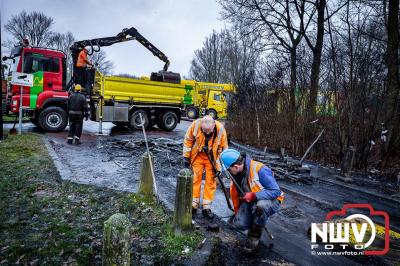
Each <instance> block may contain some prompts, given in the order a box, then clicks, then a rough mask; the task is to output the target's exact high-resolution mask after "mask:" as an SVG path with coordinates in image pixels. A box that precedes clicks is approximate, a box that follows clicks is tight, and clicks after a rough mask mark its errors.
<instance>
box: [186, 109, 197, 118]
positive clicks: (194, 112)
mask: <svg viewBox="0 0 400 266" xmlns="http://www.w3.org/2000/svg"><path fill="white" fill-rule="evenodd" d="M186 116H187V118H190V119H196V118H197V117H199V111H198V110H197V109H196V108H195V107H189V108H188V109H187V110H186Z"/></svg>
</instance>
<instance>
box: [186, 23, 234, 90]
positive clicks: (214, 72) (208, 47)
mask: <svg viewBox="0 0 400 266" xmlns="http://www.w3.org/2000/svg"><path fill="white" fill-rule="evenodd" d="M224 35H225V32H224V31H223V32H221V33H217V32H215V31H213V32H212V33H211V35H210V36H209V37H207V38H206V40H205V41H204V43H203V47H202V48H201V49H199V50H196V51H195V52H194V58H193V60H192V64H191V67H190V74H189V75H190V76H191V78H193V79H195V80H200V81H207V82H222V76H223V75H222V73H223V68H224V64H225V60H226V48H225V46H224V44H225V43H224Z"/></svg>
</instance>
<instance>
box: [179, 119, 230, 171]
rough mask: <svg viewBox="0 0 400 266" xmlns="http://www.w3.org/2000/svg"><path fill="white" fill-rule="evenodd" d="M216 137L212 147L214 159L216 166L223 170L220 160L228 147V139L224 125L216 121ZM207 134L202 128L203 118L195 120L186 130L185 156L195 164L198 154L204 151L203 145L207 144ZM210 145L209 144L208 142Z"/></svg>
mask: <svg viewBox="0 0 400 266" xmlns="http://www.w3.org/2000/svg"><path fill="white" fill-rule="evenodd" d="M214 130H215V131H216V132H215V133H214V134H216V137H215V139H214V142H213V144H212V147H209V148H211V150H212V155H213V159H214V162H215V168H216V169H217V170H218V171H221V164H220V162H219V156H220V154H221V152H222V151H223V150H225V149H227V148H228V141H227V136H226V131H225V128H224V126H223V125H222V124H221V123H220V122H218V121H215V129H214ZM205 139H206V138H205V136H204V134H203V132H202V130H201V119H197V120H195V121H193V123H192V124H191V125H190V127H189V129H188V130H187V132H186V135H185V139H184V141H183V157H186V158H190V162H191V164H193V162H194V160H195V158H196V156H197V155H198V154H199V153H200V152H201V151H203V147H204V146H205V145H206V143H205ZM207 145H208V144H207Z"/></svg>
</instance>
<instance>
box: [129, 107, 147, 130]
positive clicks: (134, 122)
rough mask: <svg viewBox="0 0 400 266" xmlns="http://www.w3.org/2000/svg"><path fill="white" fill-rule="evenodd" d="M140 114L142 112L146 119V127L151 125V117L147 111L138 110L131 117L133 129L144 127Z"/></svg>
mask: <svg viewBox="0 0 400 266" xmlns="http://www.w3.org/2000/svg"><path fill="white" fill-rule="evenodd" d="M140 114H142V118H143V120H144V128H148V126H149V117H148V115H147V113H146V111H143V110H137V111H135V112H133V114H132V116H131V119H130V124H131V127H132V128H133V129H138V130H139V129H142V124H141V123H140V122H141V121H140Z"/></svg>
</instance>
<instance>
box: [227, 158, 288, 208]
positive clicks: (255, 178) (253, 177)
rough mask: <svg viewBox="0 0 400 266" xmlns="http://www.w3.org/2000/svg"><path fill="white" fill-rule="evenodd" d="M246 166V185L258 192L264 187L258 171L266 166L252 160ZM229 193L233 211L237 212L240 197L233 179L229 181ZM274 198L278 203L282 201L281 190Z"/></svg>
mask: <svg viewBox="0 0 400 266" xmlns="http://www.w3.org/2000/svg"><path fill="white" fill-rule="evenodd" d="M246 161H247V160H246ZM247 167H248V168H247V169H249V174H248V176H246V177H244V178H247V183H248V186H249V188H250V190H251V192H255V193H257V192H260V191H262V190H263V189H265V188H264V186H263V185H262V184H261V182H260V176H259V173H260V170H261V168H263V167H266V166H265V165H264V164H263V163H260V162H256V161H254V160H250V163H249V164H248V165H247ZM271 176H272V175H271ZM274 181H275V180H274ZM276 186H277V185H276ZM277 192H278V193H279V190H277ZM230 194H231V199H232V203H233V208H234V210H235V213H237V211H238V210H239V206H240V199H239V197H240V195H239V192H238V190H237V189H236V185H235V184H234V183H233V181H231V186H230ZM278 195H279V194H278ZM276 199H277V200H278V201H279V202H280V203H282V201H283V199H284V194H283V192H280V195H279V196H278V197H277V198H276Z"/></svg>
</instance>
